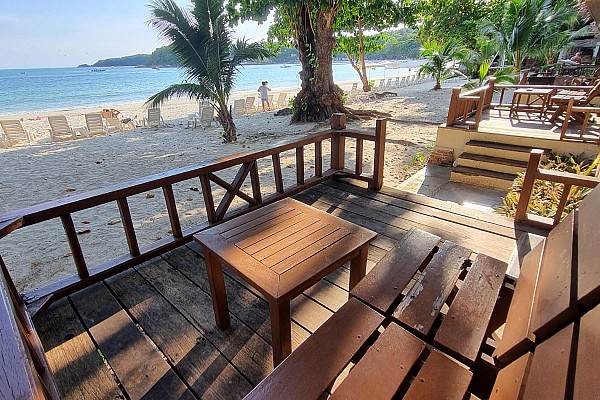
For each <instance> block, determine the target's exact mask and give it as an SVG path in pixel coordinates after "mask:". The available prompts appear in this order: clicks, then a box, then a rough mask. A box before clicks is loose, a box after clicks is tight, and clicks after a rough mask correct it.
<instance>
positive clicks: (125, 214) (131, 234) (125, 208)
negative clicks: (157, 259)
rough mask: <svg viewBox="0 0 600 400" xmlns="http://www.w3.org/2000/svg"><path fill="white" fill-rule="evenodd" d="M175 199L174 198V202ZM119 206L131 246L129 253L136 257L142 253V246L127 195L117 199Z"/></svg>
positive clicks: (128, 243)
mask: <svg viewBox="0 0 600 400" xmlns="http://www.w3.org/2000/svg"><path fill="white" fill-rule="evenodd" d="M174 202H175V199H173V203H174ZM117 205H118V206H119V214H121V223H122V224H123V229H124V230H125V238H127V245H128V246H129V254H131V255H132V256H134V257H136V256H139V255H140V246H139V244H138V241H137V237H136V235H135V228H134V226H133V220H132V219H131V210H130V209H129V203H128V202H127V197H123V198H122V199H119V200H117Z"/></svg>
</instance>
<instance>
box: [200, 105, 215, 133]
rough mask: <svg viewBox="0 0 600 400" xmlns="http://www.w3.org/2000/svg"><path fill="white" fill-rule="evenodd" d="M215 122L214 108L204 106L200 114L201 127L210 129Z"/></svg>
mask: <svg viewBox="0 0 600 400" xmlns="http://www.w3.org/2000/svg"><path fill="white" fill-rule="evenodd" d="M214 120H215V109H214V108H213V106H210V105H209V106H203V107H202V109H201V114H200V126H201V127H202V128H203V129H204V128H205V126H207V127H210V126H211V125H212V123H213V121H214Z"/></svg>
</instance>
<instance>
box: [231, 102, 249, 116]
mask: <svg viewBox="0 0 600 400" xmlns="http://www.w3.org/2000/svg"><path fill="white" fill-rule="evenodd" d="M244 114H246V100H244V99H238V100H234V101H233V115H234V116H235V117H239V116H240V115H244Z"/></svg>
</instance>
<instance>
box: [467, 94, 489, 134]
mask: <svg viewBox="0 0 600 400" xmlns="http://www.w3.org/2000/svg"><path fill="white" fill-rule="evenodd" d="M486 96H487V90H484V91H483V92H481V93H479V100H478V101H477V112H476V113H475V125H473V129H477V128H479V123H480V122H481V115H482V114H483V106H484V103H485V98H486ZM466 120H467V119H466V118H465V121H466Z"/></svg>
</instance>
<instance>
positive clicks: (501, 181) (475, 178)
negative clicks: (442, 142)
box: [450, 166, 517, 190]
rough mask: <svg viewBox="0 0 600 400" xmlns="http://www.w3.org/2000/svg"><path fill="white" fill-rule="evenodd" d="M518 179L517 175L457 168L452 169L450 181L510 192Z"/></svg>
mask: <svg viewBox="0 0 600 400" xmlns="http://www.w3.org/2000/svg"><path fill="white" fill-rule="evenodd" d="M516 177H517V175H516V174H509V173H505V172H496V171H490V170H487V169H481V168H472V167H464V166H456V167H454V168H452V173H451V174H450V181H452V182H462V183H466V184H469V185H475V186H482V187H489V188H494V189H501V190H508V189H509V188H510V186H511V185H512V183H513V181H514V179H515V178H516Z"/></svg>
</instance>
